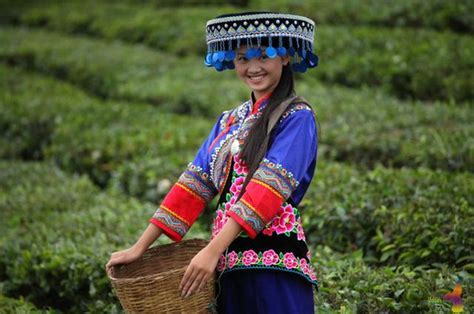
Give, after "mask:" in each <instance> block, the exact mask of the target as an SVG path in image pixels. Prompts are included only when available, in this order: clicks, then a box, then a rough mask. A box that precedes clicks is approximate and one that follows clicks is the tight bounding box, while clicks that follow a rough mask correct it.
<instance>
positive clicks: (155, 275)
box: [107, 264, 188, 282]
mask: <svg viewBox="0 0 474 314" xmlns="http://www.w3.org/2000/svg"><path fill="white" fill-rule="evenodd" d="M120 265H123V264H120ZM115 266H116V265H114V266H112V267H115ZM186 267H188V266H183V267H181V268H176V269H171V270H167V271H164V272H161V273H156V274H150V275H145V276H137V277H133V278H117V277H114V276H112V274H111V273H110V272H111V271H112V269H107V276H108V277H109V279H110V280H112V281H114V282H118V281H120V282H133V281H137V280H143V279H156V280H158V279H162V278H163V277H166V276H168V275H172V274H173V273H177V272H181V271H182V270H183V269H186Z"/></svg>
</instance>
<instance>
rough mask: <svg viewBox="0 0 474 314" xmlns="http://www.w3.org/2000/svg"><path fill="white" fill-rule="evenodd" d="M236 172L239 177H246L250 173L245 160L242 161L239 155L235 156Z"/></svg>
mask: <svg viewBox="0 0 474 314" xmlns="http://www.w3.org/2000/svg"><path fill="white" fill-rule="evenodd" d="M234 171H235V172H236V173H237V174H238V175H246V174H247V173H248V172H249V170H248V168H247V166H246V165H245V163H244V162H243V160H241V159H240V157H239V154H235V155H234Z"/></svg>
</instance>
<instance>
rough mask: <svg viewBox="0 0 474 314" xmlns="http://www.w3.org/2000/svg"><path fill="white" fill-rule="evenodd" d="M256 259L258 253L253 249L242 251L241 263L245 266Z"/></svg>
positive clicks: (251, 263)
mask: <svg viewBox="0 0 474 314" xmlns="http://www.w3.org/2000/svg"><path fill="white" fill-rule="evenodd" d="M257 261H258V254H257V253H255V251H254V250H247V251H244V253H243V254H242V263H243V264H244V265H245V266H249V265H253V264H255V263H256V262H257Z"/></svg>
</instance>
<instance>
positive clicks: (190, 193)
mask: <svg viewBox="0 0 474 314" xmlns="http://www.w3.org/2000/svg"><path fill="white" fill-rule="evenodd" d="M216 194H217V191H216V189H215V188H214V185H213V184H212V182H211V180H210V178H209V175H208V174H207V173H205V172H203V171H202V169H201V168H199V167H196V166H194V165H192V164H190V165H189V166H188V168H187V170H186V171H185V172H184V173H183V174H182V175H181V177H180V178H179V180H178V182H176V184H175V185H174V186H173V187H172V188H171V190H170V191H169V192H168V194H167V195H166V197H165V199H164V200H163V202H162V203H161V205H160V207H159V208H158V209H157V210H156V212H155V214H154V215H153V217H152V218H151V219H150V222H151V223H153V224H154V225H156V226H158V227H159V228H160V229H162V230H163V232H164V233H165V234H166V235H167V236H168V237H169V238H170V239H172V240H174V241H181V239H182V238H183V237H184V235H185V234H186V233H187V232H188V230H189V228H190V227H191V226H192V224H193V223H194V221H196V219H197V218H198V216H199V214H200V213H201V212H202V210H203V209H204V207H205V206H206V204H207V203H208V202H209V201H211V200H212V198H213V197H214V196H215V195H216Z"/></svg>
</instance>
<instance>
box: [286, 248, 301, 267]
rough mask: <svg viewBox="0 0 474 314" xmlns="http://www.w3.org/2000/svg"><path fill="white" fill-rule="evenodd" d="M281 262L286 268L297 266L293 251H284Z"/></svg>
mask: <svg viewBox="0 0 474 314" xmlns="http://www.w3.org/2000/svg"><path fill="white" fill-rule="evenodd" d="M283 264H285V267H286V268H288V269H292V268H295V267H296V266H298V260H297V259H296V257H295V256H294V255H293V253H291V252H288V253H285V255H284V256H283Z"/></svg>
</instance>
